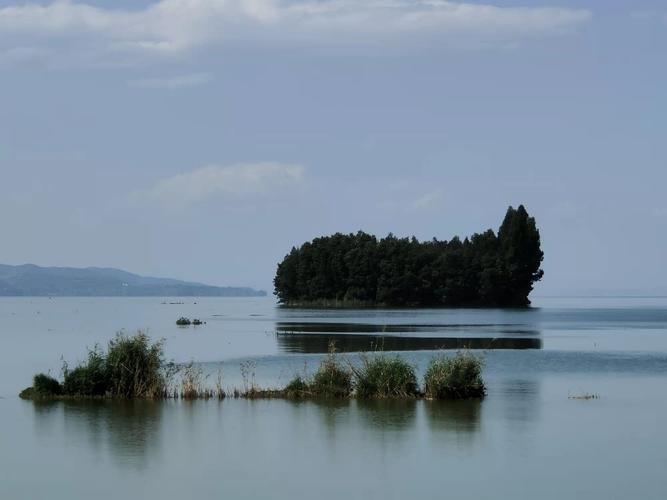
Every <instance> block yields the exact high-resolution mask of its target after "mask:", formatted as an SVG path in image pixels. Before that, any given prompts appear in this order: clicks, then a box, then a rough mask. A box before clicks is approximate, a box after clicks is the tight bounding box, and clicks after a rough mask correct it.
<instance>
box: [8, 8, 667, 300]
mask: <svg viewBox="0 0 667 500" xmlns="http://www.w3.org/2000/svg"><path fill="white" fill-rule="evenodd" d="M666 42H667V6H665V4H664V3H663V2H658V1H655V0H654V1H649V0H638V1H629V0H608V1H601V0H595V1H593V0H590V1H586V2H575V1H572V0H546V1H545V2H542V3H541V5H540V6H539V7H538V6H535V5H534V4H533V3H532V2H527V1H525V0H524V1H519V0H512V1H509V2H502V3H501V2H497V1H494V0H488V1H487V2H479V1H468V2H416V1H415V2H413V1H408V0H406V1H402V0H393V1H390V2H364V3H356V2H344V1H337V2H331V1H325V2H318V1H316V0H293V1H284V2H280V1H273V0H232V1H228V2H218V1H215V0H196V1H189V2H186V1H184V0H161V1H140V2H136V1H135V2H129V1H128V0H123V1H116V2H110V1H108V0H87V1H82V2H77V3H73V2H62V1H61V2H55V3H52V2H49V1H40V2H19V1H18V0H0V79H1V81H2V87H1V88H2V92H1V93H0V116H1V117H2V120H0V171H1V172H2V174H3V176H2V181H3V182H2V183H1V184H0V230H1V231H2V233H3V235H4V238H3V244H2V246H1V247H0V263H2V264H11V265H18V264H24V263H32V264H36V265H40V266H71V267H89V266H95V267H113V268H118V269H122V270H126V271H129V272H133V273H137V274H140V275H144V276H158V277H168V278H176V279H182V280H187V281H195V282H201V283H205V284H210V285H217V286H249V287H253V288H258V289H263V290H266V291H268V292H269V293H270V292H271V291H272V290H273V287H272V285H271V281H272V279H273V276H274V272H275V266H276V265H277V263H278V262H279V261H280V260H281V259H282V257H283V256H284V255H285V254H286V253H287V252H288V251H289V250H290V248H291V247H292V246H298V245H300V244H301V243H303V242H305V241H307V240H310V239H312V238H313V237H316V236H319V235H324V234H331V233H334V232H345V233H347V232H356V231H358V230H364V231H367V232H369V233H373V234H376V235H378V236H384V235H386V234H387V233H389V232H392V233H394V234H395V235H397V236H412V235H415V236H417V237H418V238H419V239H429V238H432V237H437V238H438V239H450V238H451V237H453V236H454V235H458V236H460V237H465V236H469V235H470V234H472V233H474V232H481V231H484V230H486V229H488V228H492V229H494V230H497V229H498V226H499V225H500V223H501V221H502V218H503V216H504V213H505V210H506V209H507V207H508V206H509V205H514V206H516V205H519V204H524V205H525V206H526V208H527V209H528V211H529V213H530V214H531V215H533V216H534V217H535V218H536V220H537V224H538V227H539V229H540V231H541V236H542V248H543V250H544V253H545V260H544V264H543V269H544V271H545V276H544V279H543V281H542V282H541V283H539V284H538V285H537V287H536V289H535V292H534V295H536V296H537V295H541V296H546V295H579V294H644V295H667V266H665V265H664V260H665V257H664V256H665V249H666V248H667V201H666V199H665V196H664V194H663V190H664V186H665V185H667V168H666V167H667V165H666V164H665V158H666V150H665V142H664V130H665V126H666V125H667V114H666V113H665V106H666V104H667V99H666V98H665V88H667V69H666V68H665V64H664V62H663V59H664V50H663V48H664V47H665V44H666Z"/></svg>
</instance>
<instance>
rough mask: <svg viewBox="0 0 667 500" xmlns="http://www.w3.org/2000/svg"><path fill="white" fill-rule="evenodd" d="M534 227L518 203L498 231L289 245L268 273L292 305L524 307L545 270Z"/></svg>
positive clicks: (343, 237) (346, 237)
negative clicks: (273, 272)
mask: <svg viewBox="0 0 667 500" xmlns="http://www.w3.org/2000/svg"><path fill="white" fill-rule="evenodd" d="M543 256H544V254H543V252H542V250H541V248H540V233H539V230H538V229H537V226H536V224H535V219H534V218H533V217H530V216H529V215H528V212H527V211H526V209H525V208H524V207H523V205H520V206H519V207H518V208H516V209H514V208H513V207H509V208H508V210H507V213H506V215H505V219H504V220H503V223H502V225H501V226H500V229H499V230H498V234H496V233H495V232H494V231H493V230H491V229H489V230H487V231H485V232H483V233H479V234H474V235H472V236H471V237H470V238H465V239H464V240H463V241H461V239H459V238H458V237H454V238H452V239H451V240H449V241H444V240H443V241H439V240H437V239H435V238H434V239H433V240H430V241H423V242H420V241H418V240H417V239H416V238H415V237H412V238H397V237H396V236H394V235H393V234H389V235H388V236H387V237H385V238H382V239H378V238H376V237H375V236H373V235H370V234H367V233H364V232H363V231H359V232H358V233H356V234H341V233H336V234H334V235H331V236H324V237H319V238H315V239H314V240H312V241H310V242H307V243H304V244H303V245H301V247H299V248H296V247H295V248H292V250H291V252H290V253H289V254H287V255H286V256H285V258H284V259H283V261H282V262H281V263H280V264H278V269H277V272H276V276H275V278H274V286H275V294H276V295H277V297H278V300H279V301H280V303H282V304H284V305H287V306H298V305H334V306H351V305H378V306H380V305H384V306H431V307H433V306H497V307H524V306H528V305H529V304H530V300H529V299H528V295H529V294H530V292H531V290H532V289H533V284H534V283H535V282H536V281H539V280H540V279H541V278H542V275H543V274H544V273H543V271H542V270H541V269H540V264H541V262H542V259H543Z"/></svg>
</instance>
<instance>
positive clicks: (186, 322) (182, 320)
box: [176, 316, 192, 326]
mask: <svg viewBox="0 0 667 500" xmlns="http://www.w3.org/2000/svg"><path fill="white" fill-rule="evenodd" d="M176 324H177V325H178V326H188V325H191V324H192V321H190V318H186V317H185V316H181V317H180V318H178V319H177V320H176Z"/></svg>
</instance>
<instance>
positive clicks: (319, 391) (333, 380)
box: [309, 343, 352, 398]
mask: <svg viewBox="0 0 667 500" xmlns="http://www.w3.org/2000/svg"><path fill="white" fill-rule="evenodd" d="M309 385H310V387H309V389H310V392H311V393H312V394H313V395H314V396H320V397H326V398H345V397H348V396H349V395H350V393H351V392H352V374H351V373H350V372H349V370H346V369H345V368H343V367H342V366H340V364H339V363H338V359H337V358H336V349H335V346H334V344H333V343H331V344H329V354H328V355H327V357H326V358H325V359H324V360H323V361H322V363H320V367H319V368H318V370H317V373H315V375H314V376H313V380H312V382H311V383H310V384H309Z"/></svg>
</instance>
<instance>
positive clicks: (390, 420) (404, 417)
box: [356, 399, 418, 431]
mask: <svg viewBox="0 0 667 500" xmlns="http://www.w3.org/2000/svg"><path fill="white" fill-rule="evenodd" d="M417 404H418V402H417V401H416V400H391V399H379V400H363V399H360V400H357V401H356V407H357V411H358V413H359V416H360V417H361V421H362V423H363V424H364V427H368V428H369V429H370V430H376V431H395V430H403V429H406V428H410V427H413V426H414V425H415V419H416V413H417Z"/></svg>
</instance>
